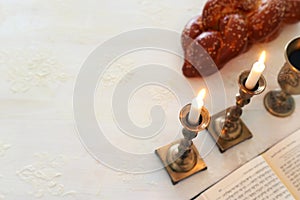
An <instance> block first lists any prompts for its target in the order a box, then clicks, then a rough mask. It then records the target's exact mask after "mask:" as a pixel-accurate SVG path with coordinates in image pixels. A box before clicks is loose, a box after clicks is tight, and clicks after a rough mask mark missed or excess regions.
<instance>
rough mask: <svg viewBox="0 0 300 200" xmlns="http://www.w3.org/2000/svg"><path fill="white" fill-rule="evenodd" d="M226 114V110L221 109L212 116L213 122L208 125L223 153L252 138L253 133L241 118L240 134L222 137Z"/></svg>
mask: <svg viewBox="0 0 300 200" xmlns="http://www.w3.org/2000/svg"><path fill="white" fill-rule="evenodd" d="M225 114H226V111H221V112H219V113H217V114H215V115H213V116H212V117H211V123H210V124H209V126H208V127H207V130H208V132H209V133H210V135H211V136H212V137H213V139H214V140H215V142H216V144H217V146H218V147H219V150H220V152H221V153H223V152H225V151H226V150H228V149H229V148H231V147H233V146H235V145H237V144H239V143H241V142H243V141H245V140H247V139H250V138H252V134H251V132H250V130H249V129H248V128H247V126H246V125H245V124H244V122H243V121H242V120H241V119H239V120H238V122H237V129H238V131H240V134H239V136H237V137H236V138H233V139H223V138H222V137H220V133H221V130H222V127H223V125H224V121H225ZM222 122H223V123H222ZM229 134H230V133H229Z"/></svg>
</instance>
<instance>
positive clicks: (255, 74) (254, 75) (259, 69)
mask: <svg viewBox="0 0 300 200" xmlns="http://www.w3.org/2000/svg"><path fill="white" fill-rule="evenodd" d="M265 59H266V52H265V51H263V52H262V53H261V54H260V57H259V60H258V61H257V62H255V63H254V64H253V66H252V69H251V71H250V74H249V76H248V78H247V80H246V84H245V86H246V88H247V89H249V90H252V89H253V88H254V87H255V86H256V84H257V81H258V80H259V78H260V76H261V74H262V73H263V71H264V70H265V63H264V62H265Z"/></svg>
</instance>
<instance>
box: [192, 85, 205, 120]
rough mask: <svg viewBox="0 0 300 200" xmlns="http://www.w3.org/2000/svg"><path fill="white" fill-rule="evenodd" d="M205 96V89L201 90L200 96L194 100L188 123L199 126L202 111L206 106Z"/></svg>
mask: <svg viewBox="0 0 300 200" xmlns="http://www.w3.org/2000/svg"><path fill="white" fill-rule="evenodd" d="M204 96H205V89H202V90H200V92H199V93H198V96H197V97H196V98H194V99H193V100H192V104H191V108H190V112H189V117H188V122H189V123H190V124H192V125H198V124H199V118H200V115H201V110H202V107H203V105H204V102H203V99H204Z"/></svg>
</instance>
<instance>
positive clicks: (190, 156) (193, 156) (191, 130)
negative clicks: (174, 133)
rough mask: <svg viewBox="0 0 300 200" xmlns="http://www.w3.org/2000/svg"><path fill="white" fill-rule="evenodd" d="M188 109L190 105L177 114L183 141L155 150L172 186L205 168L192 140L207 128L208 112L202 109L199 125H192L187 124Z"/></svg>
mask: <svg viewBox="0 0 300 200" xmlns="http://www.w3.org/2000/svg"><path fill="white" fill-rule="evenodd" d="M190 107H191V104H187V105H185V106H184V107H183V108H182V109H181V111H180V114H179V119H180V122H181V124H182V126H183V129H182V134H183V139H181V140H178V141H175V142H173V143H171V144H168V145H166V146H163V147H160V148H159V149H157V150H155V153H156V154H157V155H158V157H159V158H160V160H161V161H162V163H163V164H164V166H165V169H166V170H167V172H168V174H169V176H170V178H171V181H172V183H173V184H174V185H175V184H176V183H178V182H179V181H181V180H183V179H185V178H187V177H189V176H191V175H193V174H195V173H197V172H199V171H201V170H204V169H206V168H207V167H206V165H205V162H204V161H203V159H202V158H201V157H200V154H199V152H198V151H197V148H196V147H195V145H194V144H193V142H192V139H193V138H195V137H196V136H197V134H198V132H199V131H202V130H204V129H205V128H206V127H207V126H208V124H209V121H210V116H209V112H208V110H207V109H206V108H205V107H202V112H201V115H200V119H199V124H197V125H192V124H190V123H189V122H188V115H189V111H190Z"/></svg>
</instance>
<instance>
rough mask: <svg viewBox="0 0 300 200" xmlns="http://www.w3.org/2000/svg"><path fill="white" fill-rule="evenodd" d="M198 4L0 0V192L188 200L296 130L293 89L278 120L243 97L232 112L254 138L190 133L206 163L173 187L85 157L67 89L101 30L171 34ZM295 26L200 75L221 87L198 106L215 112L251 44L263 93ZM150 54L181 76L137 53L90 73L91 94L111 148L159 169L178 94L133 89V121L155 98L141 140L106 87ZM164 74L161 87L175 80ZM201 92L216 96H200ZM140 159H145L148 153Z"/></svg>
mask: <svg viewBox="0 0 300 200" xmlns="http://www.w3.org/2000/svg"><path fill="white" fill-rule="evenodd" d="M203 4H204V1H201V0H200V1H196V0H187V1H179V0H178V1H177V0H176V1H174V0H172V1H171V0H161V1H151V0H127V1H108V0H101V1H96V0H89V1H80V0H75V1H74V0H73V1H71V0H64V1H62V0H52V1H46V0H45V1H37V0H25V1H15V0H2V1H0V44H1V46H0V72H1V73H0V77H1V78H0V200H4V199H5V200H6V199H8V200H12V199H121V198H126V199H189V198H192V197H193V196H195V195H197V194H198V193H199V192H201V191H202V190H204V189H205V188H207V187H208V186H209V185H211V184H212V183H214V182H216V181H217V180H219V179H220V178H222V177H223V176H225V175H226V174H228V173H230V172H231V171H232V170H233V169H235V168H237V167H238V166H240V165H241V164H243V163H245V162H246V161H247V160H249V159H251V158H253V157H254V156H256V155H257V154H259V153H261V152H262V151H264V150H265V149H266V148H267V147H269V146H270V145H272V144H274V143H275V142H276V141H278V140H279V139H281V138H283V137H284V136H286V135H288V134H290V133H291V132H293V131H294V130H296V129H297V128H299V127H300V125H299V119H298V118H299V115H300V110H299V105H300V99H299V97H297V96H295V101H296V103H297V107H296V111H295V113H294V114H293V115H292V116H290V117H287V118H284V119H281V118H276V117H273V116H271V115H270V114H268V113H267V112H266V110H265V109H264V107H263V102H262V100H263V97H264V94H265V93H263V94H262V95H260V96H256V97H253V99H252V100H251V103H250V104H249V105H247V106H246V107H245V110H244V113H243V116H242V118H243V120H244V121H245V123H246V124H247V126H248V127H249V129H250V130H251V131H252V132H253V134H254V137H253V138H252V139H251V140H248V141H246V142H244V143H242V144H241V145H239V146H237V147H235V148H234V149H230V150H229V151H227V152H226V153H224V154H220V153H219V150H218V149H217V148H216V147H214V143H213V141H212V139H211V138H210V136H209V135H208V134H207V132H206V131H204V132H203V133H202V134H200V135H199V136H198V137H197V138H196V139H195V140H194V142H195V144H196V146H197V147H198V149H199V150H200V151H201V154H202V155H203V157H204V160H205V162H206V164H207V166H208V169H207V170H206V171H203V172H201V173H198V174H197V175H195V176H193V177H190V178H188V179H186V180H185V181H182V182H180V183H178V184H177V185H175V186H173V185H172V184H171V182H170V180H169V177H168V175H167V173H166V172H165V170H164V169H162V168H161V167H160V168H156V169H154V168H153V170H150V171H151V172H146V171H143V168H140V169H136V171H138V172H139V173H128V172H125V171H124V170H123V169H126V165H127V163H120V165H117V166H115V165H114V166H111V165H109V164H107V163H105V162H98V161H96V160H95V159H94V158H93V157H92V156H91V154H89V153H88V152H87V151H86V149H85V148H84V145H83V144H84V143H85V141H81V139H80V137H79V135H81V134H85V133H82V132H81V133H79V134H78V131H77V129H76V123H75V120H74V112H73V91H74V86H75V83H76V77H77V75H78V73H79V71H80V69H81V67H82V64H83V63H84V61H85V60H86V59H87V57H88V56H89V55H90V53H91V52H92V51H93V50H94V49H95V48H96V47H98V46H99V45H100V44H101V43H102V42H104V41H107V40H109V39H110V38H113V36H115V35H117V34H121V33H123V32H125V31H131V30H134V29H137V28H145V27H152V28H163V29H169V30H173V31H176V32H178V33H179V34H180V32H181V30H182V28H183V27H184V25H185V23H186V22H187V21H188V20H189V19H190V18H191V17H192V16H194V15H196V14H197V13H198V12H199V11H201V9H202V6H203ZM299 32H300V24H294V25H289V26H285V27H284V30H283V31H282V33H281V34H280V36H279V37H278V38H277V39H276V40H274V41H272V42H270V43H267V44H257V45H254V46H253V47H252V48H251V49H250V50H249V51H248V52H247V53H245V54H242V55H240V56H238V57H237V58H235V59H233V60H232V61H230V62H229V63H228V64H227V65H226V66H225V67H224V68H223V69H222V70H221V71H220V73H219V74H217V75H213V76H211V77H209V78H207V80H206V81H212V80H214V79H216V78H218V77H219V76H220V77H222V79H220V81H222V83H223V84H224V88H220V91H221V90H224V92H225V93H226V96H224V98H218V99H217V100H215V98H216V97H215V98H214V96H210V95H208V96H207V98H206V99H205V105H206V106H207V108H208V109H209V110H210V112H212V114H214V113H216V112H218V111H219V110H217V108H218V105H226V106H230V105H232V104H234V101H235V94H236V93H237V92H238V86H237V77H238V75H239V74H240V72H241V71H243V70H246V69H250V67H251V65H252V63H253V62H255V60H256V59H257V58H258V55H259V53H260V51H261V50H262V49H265V50H266V51H267V54H268V55H267V61H266V66H267V69H266V71H265V73H264V75H265V77H266V79H267V88H266V91H268V90H270V89H275V88H278V85H277V81H276V78H277V73H278V71H279V69H280V68H281V66H282V64H283V62H284V57H283V49H284V46H285V44H286V43H287V41H289V40H290V39H291V38H293V37H295V36H297V34H299ZM179 42H180V41H178V45H179ZM152 61H155V62H156V63H161V64H164V65H165V66H167V67H170V68H172V70H173V71H175V72H178V75H181V65H182V60H180V59H178V58H176V57H174V56H173V55H172V54H170V53H169V54H168V53H166V52H163V51H159V50H141V51H137V52H134V53H132V54H129V55H125V56H123V57H122V58H120V59H119V60H116V61H114V62H113V63H112V65H111V66H110V67H109V69H107V71H106V72H105V74H104V75H103V76H102V79H101V80H100V82H99V85H98V88H97V90H96V92H95V113H96V116H97V120H98V123H99V125H101V126H102V127H103V132H104V133H105V134H104V135H105V137H106V138H107V140H108V141H110V143H111V145H112V146H113V147H115V148H117V149H120V150H121V151H124V152H127V153H128V154H145V155H147V156H149V157H150V158H151V159H153V160H154V162H155V163H154V166H160V162H159V160H158V158H157V157H156V156H155V155H154V150H155V149H156V148H157V147H160V146H162V145H165V144H167V143H169V142H171V141H173V140H175V139H176V138H180V137H181V133H180V128H181V126H180V123H179V121H178V112H179V110H180V109H181V107H182V106H183V105H184V104H185V103H188V102H189V101H188V100H187V101H186V102H178V99H177V98H178V97H177V96H178V94H173V93H171V92H170V91H168V90H167V89H166V87H161V86H160V85H151V84H150V85H148V86H144V87H141V88H140V89H139V90H136V94H133V96H132V98H131V99H130V100H129V108H128V112H129V116H130V120H132V121H133V122H134V123H135V124H136V125H137V126H141V127H143V126H147V125H149V124H151V118H150V114H149V113H150V109H151V108H152V107H153V106H154V105H156V104H159V105H161V106H162V108H163V109H164V111H165V114H166V118H165V126H164V127H163V128H162V130H161V131H160V132H159V133H158V134H157V135H155V136H153V137H150V138H146V139H145V138H144V139H141V138H137V139H136V138H135V139H134V138H133V137H130V136H128V135H126V134H124V133H123V132H122V131H121V130H120V129H119V128H118V126H117V124H116V123H115V120H114V118H113V115H112V112H111V106H110V105H111V99H112V98H113V96H112V95H113V91H114V88H115V86H116V85H117V84H118V81H119V80H120V79H121V78H122V77H123V76H124V75H125V74H126V73H127V72H129V71H130V70H131V67H132V66H137V67H138V66H141V65H143V64H149V63H151V62H152ZM184 80H185V81H186V83H189V84H191V87H192V88H193V90H191V91H190V94H193V93H194V94H196V92H197V91H198V90H199V89H200V88H202V87H205V80H202V79H191V80H188V79H184ZM174 82H175V83H170V84H171V85H172V84H175V85H176V80H174ZM177 84H178V83H177ZM208 90H209V87H208ZM216 93H218V91H209V94H216ZM179 95H180V94H179ZM192 97H193V95H190V96H186V97H184V98H186V99H191V98H192ZM213 98H214V102H215V101H217V102H218V101H219V104H218V105H217V104H215V105H212V103H211V102H212V99H213ZM120 101H128V100H126V99H125V100H120ZM95 144H97V141H95ZM99 145H101V142H100V143H99ZM212 147H213V148H212ZM108 153H109V152H108ZM112 156H113V154H112ZM143 162H144V164H145V165H147V164H149V163H148V162H149V161H148V160H144V161H143ZM122 165H123V166H122ZM132 171H133V172H134V171H135V170H134V169H132Z"/></svg>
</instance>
